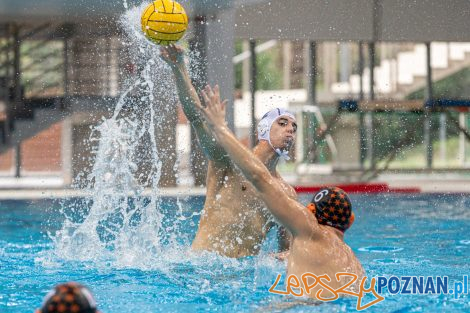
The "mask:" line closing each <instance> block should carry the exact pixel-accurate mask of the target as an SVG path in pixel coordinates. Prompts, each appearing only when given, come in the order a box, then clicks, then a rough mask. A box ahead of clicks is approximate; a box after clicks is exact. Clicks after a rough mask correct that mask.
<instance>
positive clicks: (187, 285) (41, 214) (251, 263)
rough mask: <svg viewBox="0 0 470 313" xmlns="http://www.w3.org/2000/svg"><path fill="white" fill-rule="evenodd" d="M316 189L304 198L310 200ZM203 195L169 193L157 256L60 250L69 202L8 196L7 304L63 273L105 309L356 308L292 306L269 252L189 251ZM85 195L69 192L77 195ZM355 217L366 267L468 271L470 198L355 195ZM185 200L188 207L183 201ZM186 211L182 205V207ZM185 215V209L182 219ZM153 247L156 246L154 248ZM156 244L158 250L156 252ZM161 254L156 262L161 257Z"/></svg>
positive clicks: (27, 297) (380, 308) (2, 289)
mask: <svg viewBox="0 0 470 313" xmlns="http://www.w3.org/2000/svg"><path fill="white" fill-rule="evenodd" d="M307 199H308V198H307V197H303V198H302V200H303V201H304V202H306V200H307ZM203 200H204V199H203V198H202V197H192V198H185V199H179V200H178V201H179V202H180V204H181V206H178V205H177V204H178V201H177V199H174V198H164V199H163V200H162V203H161V204H160V210H161V212H162V213H164V216H165V218H164V223H163V224H164V229H165V230H166V231H167V232H166V236H164V237H165V238H164V240H163V241H162V242H163V245H165V247H166V248H165V249H164V250H163V251H160V252H159V253H158V255H154V256H152V255H150V256H151V257H152V258H150V260H152V261H151V262H148V261H147V263H145V262H138V261H139V260H134V259H132V256H131V255H130V256H129V255H126V254H125V253H124V254H123V255H122V258H127V261H126V262H119V260H113V259H111V258H109V256H103V258H100V257H97V258H95V259H93V260H80V258H79V257H78V256H77V258H76V259H75V260H74V259H73V258H70V257H68V258H62V257H61V256H60V251H55V250H54V249H55V248H54V247H53V244H52V240H51V239H50V237H49V235H48V234H54V233H55V231H57V230H59V229H61V227H62V223H63V215H62V213H60V211H61V208H62V207H64V203H63V202H62V203H60V202H57V201H52V200H37V201H1V202H0V269H1V272H0V273H1V274H0V312H32V310H33V309H34V308H37V307H38V306H40V304H41V301H42V298H43V296H44V295H45V294H46V293H47V291H48V290H49V289H50V288H51V287H52V286H54V285H55V284H56V283H58V282H64V281H78V282H81V283H83V284H85V285H87V286H89V287H90V289H91V290H92V291H93V293H94V294H95V297H96V299H97V302H98V304H99V308H100V309H101V310H102V311H103V312H199V311H205V312H207V311H217V312H271V311H272V312H280V311H283V312H284V311H286V312H348V311H355V307H356V300H355V299H352V298H350V299H340V300H337V301H335V302H331V303H322V304H320V305H308V306H307V305H294V304H295V303H293V302H294V300H292V299H291V298H287V297H283V296H280V295H274V294H270V293H269V292H268V289H269V287H270V286H271V285H272V283H273V282H274V280H275V278H276V276H277V274H279V273H284V270H285V264H283V263H282V262H279V261H275V260H274V259H273V258H272V257H271V256H270V255H269V252H270V250H272V249H273V248H274V246H275V240H274V235H273V234H270V237H269V238H268V240H267V242H266V243H265V245H264V247H263V251H262V253H261V254H260V256H257V257H251V258H245V259H241V260H233V259H227V258H223V257H220V256H217V255H214V254H210V253H207V254H201V255H195V254H193V253H191V252H190V251H189V245H190V242H191V240H192V238H193V236H194V234H195V231H196V228H197V223H198V219H199V216H198V215H197V214H193V213H194V212H197V211H198V210H199V209H200V208H201V206H202V204H203ZM79 201H80V200H79V199H72V200H67V201H66V202H67V203H66V206H67V205H68V206H70V203H73V202H77V203H80V202H79ZM352 201H353V204H354V207H355V210H356V216H357V218H356V223H355V224H354V226H353V227H352V229H351V230H350V231H348V233H347V236H346V241H347V242H348V243H349V245H350V246H351V247H352V248H353V250H354V251H355V253H356V255H357V256H358V258H359V259H360V260H361V262H362V263H363V265H364V267H365V269H366V271H367V273H368V276H369V277H371V276H379V275H386V276H390V275H396V276H414V275H417V276H448V277H449V282H451V284H453V283H454V282H455V281H461V280H462V277H463V276H464V275H468V276H470V266H469V260H470V258H469V257H470V232H469V230H470V197H468V196H456V195H425V194H423V195H398V194H381V195H353V196H352ZM180 208H183V210H181V209H180ZM178 212H179V213H178ZM182 217H183V218H182ZM149 253H152V252H149ZM153 253H154V252H153ZM153 259H154V261H153ZM384 296H385V300H384V301H383V302H381V303H379V304H377V305H376V306H373V307H371V308H369V309H367V310H366V312H469V311H470V297H469V296H468V295H464V296H461V297H460V298H459V299H457V300H455V299H454V297H453V296H452V295H390V294H385V295H384Z"/></svg>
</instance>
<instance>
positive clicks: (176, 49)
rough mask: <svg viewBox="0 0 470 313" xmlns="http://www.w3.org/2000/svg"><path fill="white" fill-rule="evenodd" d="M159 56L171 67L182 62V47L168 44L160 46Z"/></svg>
mask: <svg viewBox="0 0 470 313" xmlns="http://www.w3.org/2000/svg"><path fill="white" fill-rule="evenodd" d="M160 53H161V54H160V57H161V58H162V59H163V60H164V61H165V62H166V63H167V64H168V65H170V66H171V67H172V68H175V67H177V66H178V65H180V64H184V49H183V48H182V47H181V46H178V45H174V44H170V45H168V46H161V47H160Z"/></svg>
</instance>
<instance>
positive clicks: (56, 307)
mask: <svg viewBox="0 0 470 313" xmlns="http://www.w3.org/2000/svg"><path fill="white" fill-rule="evenodd" d="M35 313H99V311H98V309H97V308H96V301H95V299H94V298H93V296H92V294H91V292H90V290H88V289H87V288H86V287H85V286H83V285H80V284H78V283H74V282H69V283H64V284H60V285H57V286H56V287H55V288H54V289H53V290H51V291H50V292H49V293H48V294H47V295H46V297H45V298H44V302H43V304H42V307H41V308H40V309H37V310H36V311H35Z"/></svg>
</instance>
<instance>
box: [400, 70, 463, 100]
mask: <svg viewBox="0 0 470 313" xmlns="http://www.w3.org/2000/svg"><path fill="white" fill-rule="evenodd" d="M469 87H470V68H468V67H467V68H465V69H463V70H460V71H459V72H457V73H455V74H452V75H450V76H448V77H446V78H444V79H441V80H439V81H436V82H433V84H432V89H433V97H434V98H445V99H470V88H469ZM424 92H425V89H424V88H422V89H419V90H417V91H415V92H413V93H411V94H409V95H408V96H407V97H406V98H407V99H409V100H416V99H424Z"/></svg>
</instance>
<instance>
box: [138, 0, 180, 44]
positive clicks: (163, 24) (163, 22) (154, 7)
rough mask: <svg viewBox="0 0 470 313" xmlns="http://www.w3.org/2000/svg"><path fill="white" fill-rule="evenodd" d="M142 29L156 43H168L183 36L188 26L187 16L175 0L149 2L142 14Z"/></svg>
mask: <svg viewBox="0 0 470 313" xmlns="http://www.w3.org/2000/svg"><path fill="white" fill-rule="evenodd" d="M141 22H142V31H143V32H144V34H145V36H146V37H147V38H148V39H149V40H151V41H152V42H154V43H156V44H158V45H164V46H166V45H169V44H171V43H174V42H176V41H178V40H180V39H181V37H183V35H184V32H185V31H186V29H187V28H188V16H187V15H186V12H185V11H184V8H183V7H182V6H181V4H179V3H178V2H176V1H171V0H157V1H154V2H153V3H151V4H149V5H148V6H147V7H146V8H145V10H144V12H143V14H142V19H141Z"/></svg>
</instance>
